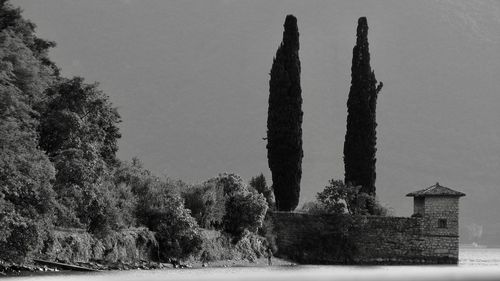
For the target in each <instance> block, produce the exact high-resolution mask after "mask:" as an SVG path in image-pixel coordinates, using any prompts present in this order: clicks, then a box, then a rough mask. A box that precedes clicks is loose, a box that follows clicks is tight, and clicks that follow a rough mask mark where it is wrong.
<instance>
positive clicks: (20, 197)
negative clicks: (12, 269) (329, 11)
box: [0, 2, 55, 261]
mask: <svg viewBox="0 0 500 281" xmlns="http://www.w3.org/2000/svg"><path fill="white" fill-rule="evenodd" d="M0 4H1V5H2V6H0V14H1V13H3V12H5V6H4V4H5V3H4V2H0ZM2 20H6V19H2ZM47 75H48V72H46V69H44V67H43V65H41V63H40V62H39V61H38V60H37V59H36V57H35V55H34V54H33V52H32V51H31V50H30V49H29V48H28V47H27V46H26V45H25V43H24V42H23V40H22V39H21V38H20V36H19V34H16V33H15V32H14V31H13V30H12V28H10V27H9V28H5V27H4V28H3V29H2V30H1V31H0V205H1V207H0V229H1V230H0V259H3V260H11V261H23V260H24V259H25V258H26V257H28V256H29V255H30V254H31V253H32V252H34V251H35V250H36V249H37V248H38V247H39V246H40V242H41V240H42V238H43V236H44V235H45V234H44V233H45V232H46V231H44V229H48V228H49V227H50V224H51V218H52V214H53V210H54V206H55V200H54V192H53V190H52V181H53V179H54V174H55V171H54V167H53V165H52V164H51V163H50V161H49V159H48V157H47V156H46V155H45V154H44V153H43V151H41V150H40V149H39V148H38V135H37V131H36V129H37V126H38V120H37V119H36V117H37V112H36V111H35V110H34V109H33V104H34V103H35V102H37V101H41V100H42V93H43V91H44V90H45V88H46V86H47V85H48V83H49V82H48V79H45V78H46V77H47Z"/></svg>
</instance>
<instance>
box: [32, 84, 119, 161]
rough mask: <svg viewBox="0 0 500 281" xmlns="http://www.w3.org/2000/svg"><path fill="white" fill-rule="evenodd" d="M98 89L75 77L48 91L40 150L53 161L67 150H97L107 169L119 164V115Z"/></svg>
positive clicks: (41, 129)
mask: <svg viewBox="0 0 500 281" xmlns="http://www.w3.org/2000/svg"><path fill="white" fill-rule="evenodd" d="M97 86H98V85H97V84H85V83H84V81H83V78H81V77H75V78H73V79H61V81H60V82H59V83H58V84H56V85H54V86H53V87H51V88H50V89H49V90H48V96H49V97H50V101H49V103H48V105H47V108H46V110H45V112H44V114H43V115H42V117H41V119H42V122H41V125H40V146H41V147H42V148H43V149H45V151H47V154H48V155H49V156H50V157H54V156H56V155H57V154H59V153H61V152H62V151H64V150H67V149H80V150H94V151H95V152H97V153H98V157H99V158H101V159H102V160H104V162H105V163H106V164H107V165H109V166H115V165H116V164H117V160H116V151H117V150H118V145H117V142H118V139H119V138H120V137H121V135H120V133H119V129H118V123H119V122H120V115H119V114H118V112H117V110H116V108H113V107H112V105H111V103H110V102H109V100H108V97H107V96H106V95H105V94H104V93H103V92H102V91H100V90H99V89H98V88H97ZM85 146H87V147H85Z"/></svg>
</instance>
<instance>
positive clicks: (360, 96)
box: [344, 17, 383, 213]
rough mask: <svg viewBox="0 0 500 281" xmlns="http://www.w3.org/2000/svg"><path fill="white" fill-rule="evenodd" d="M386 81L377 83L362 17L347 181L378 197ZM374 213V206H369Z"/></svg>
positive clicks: (353, 81) (349, 106) (350, 101)
mask: <svg viewBox="0 0 500 281" xmlns="http://www.w3.org/2000/svg"><path fill="white" fill-rule="evenodd" d="M382 86H383V84H382V83H380V84H379V85H377V80H376V79H375V74H374V72H373V71H372V69H371V66H370V53H369V48H368V23H367V21H366V18H365V17H361V18H359V21H358V28H357V40H356V45H355V46H354V49H353V58H352V67H351V88H350V90H349V98H348V101H347V112H348V115H347V132H346V136H345V142H344V166H345V182H346V183H347V184H350V185H353V186H361V190H360V192H363V193H367V194H369V195H371V196H375V178H376V173H375V162H376V159H375V152H376V141H377V137H376V126H377V123H376V119H375V111H376V104H377V96H378V93H379V92H380V90H381V89H382ZM367 208H368V210H369V212H370V213H373V206H371V205H368V206H367Z"/></svg>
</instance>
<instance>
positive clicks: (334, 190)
mask: <svg viewBox="0 0 500 281" xmlns="http://www.w3.org/2000/svg"><path fill="white" fill-rule="evenodd" d="M360 189H361V187H360V186H351V185H349V184H348V185H345V184H344V183H343V182H342V181H340V180H333V179H332V180H330V184H329V185H328V186H326V187H325V189H324V190H323V191H321V192H319V193H318V194H317V196H316V199H317V203H318V205H316V206H310V210H309V212H312V213H314V212H319V213H321V212H326V213H331V214H351V215H368V214H372V215H379V216H386V215H388V214H389V211H388V210H387V208H385V207H383V206H381V205H380V204H379V202H378V201H377V199H376V198H375V197H374V196H372V195H369V194H367V193H364V192H360ZM367 206H371V208H372V210H371V212H370V210H368V208H367Z"/></svg>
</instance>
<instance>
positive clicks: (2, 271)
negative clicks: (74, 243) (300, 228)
mask: <svg viewBox="0 0 500 281" xmlns="http://www.w3.org/2000/svg"><path fill="white" fill-rule="evenodd" d="M68 265H72V266H78V267H83V268H87V269H89V270H88V271H108V270H155V269H181V270H182V269H185V268H213V267H266V266H269V265H268V260H267V259H266V258H259V259H256V260H253V261H249V260H220V261H212V262H201V261H192V262H185V263H175V262H173V263H158V262H151V261H139V262H131V263H129V262H103V261H91V262H75V263H71V264H68ZM294 265H295V264H294V263H291V262H289V261H286V260H283V259H279V258H273V259H272V266H294ZM57 272H61V273H63V272H64V273H67V272H72V270H68V269H64V268H61V267H58V266H49V265H40V264H37V263H31V264H15V263H11V264H7V263H0V276H26V275H32V274H43V273H57Z"/></svg>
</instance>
